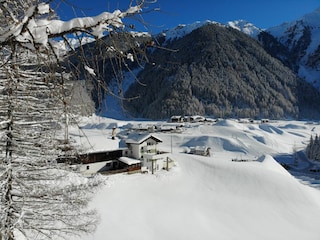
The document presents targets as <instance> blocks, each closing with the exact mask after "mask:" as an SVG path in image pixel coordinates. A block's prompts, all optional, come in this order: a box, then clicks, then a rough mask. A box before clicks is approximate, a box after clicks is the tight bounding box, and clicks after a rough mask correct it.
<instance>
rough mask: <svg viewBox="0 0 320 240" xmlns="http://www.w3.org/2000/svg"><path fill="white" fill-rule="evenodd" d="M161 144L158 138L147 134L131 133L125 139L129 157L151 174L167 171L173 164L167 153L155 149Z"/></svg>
mask: <svg viewBox="0 0 320 240" xmlns="http://www.w3.org/2000/svg"><path fill="white" fill-rule="evenodd" d="M161 142H162V140H161V139H160V138H158V137H156V136H154V135H152V134H149V133H146V134H139V133H133V134H130V135H129V136H128V138H127V139H126V144H127V147H128V150H129V155H130V156H131V157H133V158H135V159H139V160H141V162H142V167H146V168H147V169H148V170H149V171H151V172H152V173H154V172H155V171H157V170H160V169H169V168H171V167H172V164H173V161H172V160H171V159H170V158H169V155H168V153H163V152H161V151H159V149H158V148H157V145H158V144H159V143H161Z"/></svg>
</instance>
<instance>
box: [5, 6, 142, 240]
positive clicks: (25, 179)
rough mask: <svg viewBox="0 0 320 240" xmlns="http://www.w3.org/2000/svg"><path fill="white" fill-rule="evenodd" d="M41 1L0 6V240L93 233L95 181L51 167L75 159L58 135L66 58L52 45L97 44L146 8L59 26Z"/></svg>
mask: <svg viewBox="0 0 320 240" xmlns="http://www.w3.org/2000/svg"><path fill="white" fill-rule="evenodd" d="M47 2H48V1H43V0H1V1H0V64H1V67H0V139H1V140H0V240H14V239H16V238H17V236H20V235H23V236H24V238H25V239H60V238H66V237H67V236H68V235H69V234H71V235H75V234H81V233H89V232H92V231H93V230H94V229H95V226H96V224H97V220H98V219H97V216H96V212H95V211H94V210H91V209H88V208H87V204H88V201H89V200H90V197H91V196H92V193H94V191H95V189H96V187H97V186H99V185H100V184H101V183H102V180H101V179H100V178H99V177H97V178H91V179H88V178H83V177H81V176H79V175H78V174H76V173H73V172H71V171H70V170H69V168H68V167H66V166H65V165H63V164H57V163H56V159H57V158H58V156H61V155H66V154H67V155H68V156H67V157H72V155H73V154H74V151H72V146H70V143H69V139H68V134H67V130H65V131H64V129H67V125H68V119H69V114H70V111H69V110H70V84H69V82H68V81H67V80H68V79H67V78H66V76H68V74H66V72H65V68H64V66H63V65H62V64H61V62H60V60H61V58H62V57H64V55H65V54H66V53H67V52H63V54H62V52H61V48H58V47H57V46H58V40H57V39H58V38H59V40H60V39H64V42H65V44H66V45H67V46H69V47H70V48H69V49H67V50H70V49H71V48H72V46H71V44H70V42H69V40H68V38H67V37H66V35H67V34H70V33H74V34H77V35H78V36H79V34H80V33H81V34H87V35H90V36H94V37H95V38H96V39H100V38H101V37H102V36H104V34H105V33H110V32H112V31H116V30H117V29H121V28H123V27H124V24H123V22H122V19H123V18H126V17H128V16H130V15H134V14H139V13H140V12H141V10H142V7H143V6H144V4H145V2H144V1H140V2H139V4H137V5H131V6H130V7H129V8H128V10H127V11H124V12H121V11H119V10H116V11H114V12H113V13H109V12H105V13H102V14H100V15H99V16H96V17H86V18H77V19H72V20H70V21H68V22H64V21H60V20H58V19H57V18H56V16H55V14H54V13H53V11H52V10H51V9H50V5H49V4H48V3H47ZM49 2H50V1H49ZM81 34H80V35H81ZM110 47H112V46H110ZM119 54H120V53H119ZM121 54H122V53H121ZM128 57H130V56H128ZM83 66H84V68H85V69H86V70H87V72H89V73H90V74H91V75H96V73H95V71H94V69H93V68H91V67H90V66H88V65H87V64H86V63H85V62H84V64H83ZM97 80H99V79H98V78H97ZM97 84H100V82H97ZM64 157H66V156H64Z"/></svg>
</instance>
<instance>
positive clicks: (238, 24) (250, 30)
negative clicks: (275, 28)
mask: <svg viewBox="0 0 320 240" xmlns="http://www.w3.org/2000/svg"><path fill="white" fill-rule="evenodd" d="M226 25H227V26H229V27H232V28H234V29H237V30H239V31H241V32H243V33H245V34H247V35H249V36H251V37H253V38H257V37H258V35H259V34H260V33H261V32H262V31H263V30H262V29H260V28H258V27H257V26H255V25H254V24H252V23H249V22H248V21H245V20H236V21H230V22H228V23H227V24H226Z"/></svg>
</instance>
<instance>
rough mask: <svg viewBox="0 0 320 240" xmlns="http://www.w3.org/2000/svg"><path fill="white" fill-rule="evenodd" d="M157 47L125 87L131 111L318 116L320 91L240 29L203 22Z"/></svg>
mask: <svg viewBox="0 0 320 240" xmlns="http://www.w3.org/2000/svg"><path fill="white" fill-rule="evenodd" d="M159 42H161V41H159ZM162 46H164V47H165V48H163V47H162V48H157V49H156V50H154V51H152V52H151V53H150V55H149V56H148V59H150V60H151V62H150V64H146V65H145V68H144V69H143V70H142V71H140V73H139V75H138V79H139V81H140V82H141V83H143V84H145V86H144V85H141V84H139V83H138V82H137V83H135V84H133V85H132V86H131V87H130V88H129V90H128V91H127V92H126V97H128V98H132V97H135V96H140V97H139V98H137V99H135V100H132V101H130V102H127V103H126V108H127V109H128V110H129V111H130V112H131V113H132V114H133V115H134V116H139V117H147V118H153V119H155V118H167V117H169V116H171V115H180V114H182V115H189V114H201V115H210V116H215V117H253V118H262V117H265V118H277V119H279V118H317V117H319V108H318V104H317V103H319V102H320V97H319V92H318V91H316V89H314V88H313V87H312V86H311V85H310V84H308V83H306V82H305V81H303V80H301V79H299V78H298V77H297V75H295V74H294V73H293V72H292V71H291V70H290V69H289V68H288V67H285V66H284V64H283V63H281V62H280V61H279V60H277V59H275V58H273V57H271V55H269V54H268V53H267V52H266V51H265V50H264V49H263V47H262V45H261V44H260V43H259V42H258V41H256V40H254V39H252V38H251V37H249V36H248V35H246V34H244V33H242V32H240V31H237V30H235V29H233V28H231V27H225V26H222V25H220V24H216V23H211V24H205V25H204V26H202V27H199V28H197V29H195V30H194V31H192V32H191V33H190V34H187V35H185V36H183V37H181V38H176V39H173V40H170V41H169V42H168V41H167V42H164V43H163V45H162Z"/></svg>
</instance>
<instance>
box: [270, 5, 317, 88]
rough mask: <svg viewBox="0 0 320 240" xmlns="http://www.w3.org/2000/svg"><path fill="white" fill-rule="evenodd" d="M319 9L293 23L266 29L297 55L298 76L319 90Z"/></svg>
mask: <svg viewBox="0 0 320 240" xmlns="http://www.w3.org/2000/svg"><path fill="white" fill-rule="evenodd" d="M319 23H320V8H319V9H317V10H315V11H314V12H312V13H309V14H306V15H304V16H303V17H301V18H300V19H297V20H296V21H293V22H288V23H283V24H281V25H279V26H276V27H272V28H270V29H267V32H269V33H270V34H271V35H273V36H274V37H276V38H277V39H278V40H279V41H280V42H281V43H282V44H283V45H284V46H286V47H287V48H288V49H289V50H290V51H292V53H293V55H294V56H295V55H297V59H296V61H297V64H298V65H299V69H298V74H299V76H300V77H302V78H305V79H306V80H307V81H308V82H310V83H312V84H314V85H315V86H316V87H318V89H319V88H320V81H319V76H320V71H319V66H320V62H319V51H320V24H319Z"/></svg>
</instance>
